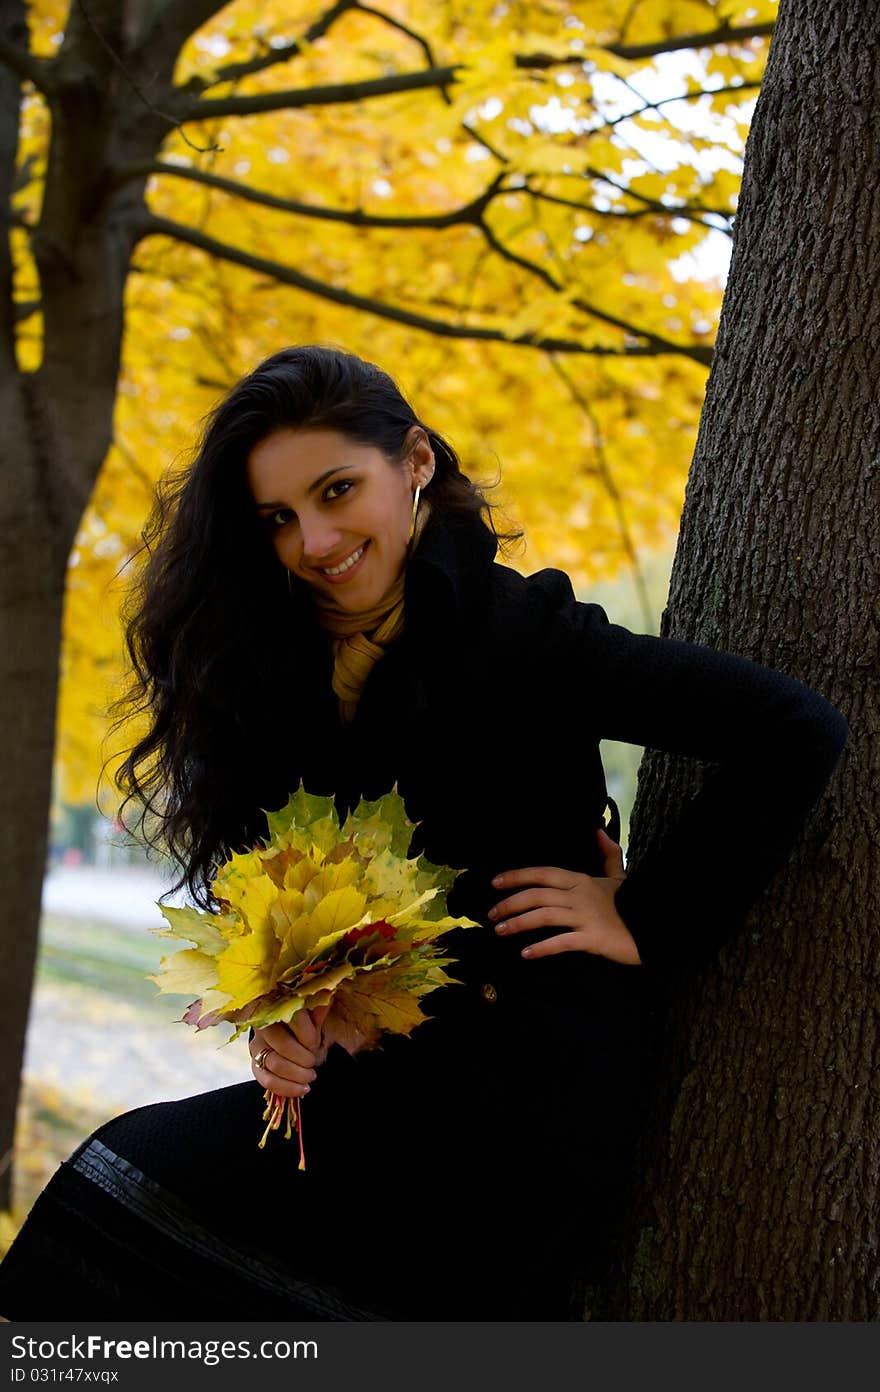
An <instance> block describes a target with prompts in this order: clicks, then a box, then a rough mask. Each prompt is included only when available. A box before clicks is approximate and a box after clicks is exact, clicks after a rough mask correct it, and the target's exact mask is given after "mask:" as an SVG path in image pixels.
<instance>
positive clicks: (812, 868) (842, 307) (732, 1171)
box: [587, 0, 880, 1321]
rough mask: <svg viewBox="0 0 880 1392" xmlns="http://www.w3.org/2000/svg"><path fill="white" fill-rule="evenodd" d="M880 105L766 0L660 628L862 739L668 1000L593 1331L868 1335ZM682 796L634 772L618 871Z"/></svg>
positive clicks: (878, 50) (849, 40)
mask: <svg viewBox="0 0 880 1392" xmlns="http://www.w3.org/2000/svg"><path fill="white" fill-rule="evenodd" d="M878 86H880V20H878V17H877V13H876V11H875V9H874V7H873V6H869V5H864V4H863V3H861V0H838V3H828V0H797V3H794V0H783V3H782V4H781V5H780V13H779V19H778V21H777V26H776V30H775V34H774V38H773V43H772V47H771V53H770V59H769V64H768V68H767V72H766V76H765V80H764V84H763V87H762V91H761V95H760V98H759V101H758V106H757V110H756V113H755V116H754V120H753V124H752V129H751V134H750V138H749V143H748V148H747V152H746V165H745V174H744V180H743V189H742V195H741V199H740V204H739V216H738V218H737V224H736V239H735V244H734V254H733V261H732V265H731V270H730V279H729V283H728V288H727V292H726V297H725V301H724V306H723V311H722V318H721V325H720V331H719V337H718V341H717V346H716V352H715V360H714V365H713V368H712V372H711V376H710V378H709V382H708V386H707V394H706V402H705V406H704V410H703V414H702V419H701V425H700V431H699V436H698V440H697V445H696V451H695V455H694V461H693V465H692V469H691V474H690V479H689V483H688V488H687V494H686V501H685V507H684V513H683V519H682V528H681V534H680V537H679V541H678V549H677V552H676V557H675V564H674V569H673V574H672V581H671V587H670V596H669V604H668V607H667V609H666V611H665V613H664V617H663V624H662V630H661V631H662V633H663V634H664V635H666V636H670V637H675V638H680V639H684V640H687V641H692V642H700V643H707V644H710V645H712V646H713V647H716V648H721V649H727V650H730V651H732V652H736V653H739V654H742V655H743V656H745V657H749V658H752V659H754V660H756V661H759V662H763V663H765V664H766V665H768V666H771V667H776V668H779V669H780V670H782V671H785V672H789V673H791V674H792V675H793V676H796V677H798V678H800V679H801V680H802V681H805V682H807V683H808V684H809V685H811V686H814V687H815V688H816V689H817V690H819V691H820V692H822V693H823V694H824V695H825V696H827V697H828V699H829V700H831V701H832V702H833V703H834V704H835V705H837V706H838V707H839V708H840V709H841V711H842V712H843V714H844V716H845V717H846V718H847V720H848V721H849V723H850V727H851V736H850V742H849V745H848V747H847V749H846V751H845V753H844V757H843V759H842V761H841V764H840V765H839V767H838V769H837V771H836V772H835V774H834V777H833V779H832V782H831V785H830V787H829V791H828V794H827V795H826V796H825V797H824V798H823V799H822V801H821V803H820V804H819V806H818V807H817V809H816V811H815V812H814V814H813V816H812V817H811V819H810V823H809V825H808V827H807V828H806V831H805V833H804V835H803V837H802V838H801V841H800V843H799V846H798V848H797V850H796V852H795V853H794V855H793V857H792V859H791V862H790V864H789V865H788V866H787V867H786V868H785V870H784V871H783V872H782V873H780V874H779V875H778V876H777V877H776V879H775V881H774V883H773V884H772V885H771V886H770V887H769V889H768V890H767V892H766V893H765V894H764V896H762V900H761V902H760V904H759V905H758V906H756V908H755V909H754V910H753V911H752V913H751V914H750V915H749V919H748V922H747V924H746V926H745V929H744V930H743V931H742V932H741V933H740V934H739V936H738V937H737V938H736V940H735V941H734V942H733V943H732V944H729V945H727V946H726V947H725V948H724V949H723V950H722V952H721V954H720V957H719V959H718V961H717V963H713V964H712V966H711V967H709V968H704V969H701V970H699V971H698V970H696V969H695V970H693V971H689V972H687V973H685V974H684V975H679V977H678V978H677V980H672V978H671V976H670V977H669V978H667V979H666V980H665V982H663V983H662V986H661V991H660V1006H661V1008H660V1016H659V1017H660V1019H664V1018H665V1025H664V1026H663V1029H662V1037H663V1042H662V1053H661V1058H662V1063H661V1066H660V1074H661V1078H662V1083H661V1090H660V1091H659V1092H658V1096H657V1106H656V1115H655V1116H654V1117H653V1119H652V1121H651V1123H650V1125H649V1127H648V1130H647V1133H646V1140H645V1154H644V1156H643V1164H642V1165H641V1166H640V1167H639V1171H638V1172H639V1175H640V1180H639V1183H638V1192H637V1204H636V1209H635V1216H634V1219H633V1227H632V1230H631V1232H630V1233H629V1240H628V1247H627V1248H626V1249H625V1250H624V1254H623V1257H622V1258H621V1261H620V1267H619V1269H618V1271H617V1272H616V1273H615V1276H614V1279H613V1280H612V1281H611V1282H610V1283H609V1285H608V1286H607V1287H606V1288H605V1289H604V1290H602V1291H598V1290H593V1291H591V1292H589V1293H588V1307H589V1308H588V1311H587V1317H588V1318H612V1319H632V1320H704V1319H705V1320H716V1321H718V1320H724V1321H729V1320H789V1321H792V1320H821V1321H829V1320H872V1319H877V1318H878V1316H880V1301H878V1287H880V1274H878V1273H880V1265H878V1260H877V1240H878V1232H880V1225H878V1212H877V1208H878V1162H880V1119H878V1106H877V1094H878V1085H877V1053H876V1050H877V1025H878V990H877V983H878V934H877V925H878V922H880V903H878V883H880V879H878V863H880V834H878V826H877V798H876V788H877V786H878V782H877V780H878V761H880V740H878V738H877V735H878V711H877V696H878V682H877V668H878V642H877V640H878V621H877V607H876V606H877V596H878V593H880V577H878V563H880V506H878V498H877V480H878V473H880V407H878V394H877V382H878V380H880V362H878V350H880V202H878V196H877V194H878V187H880V160H878V147H877V141H876V131H877V129H878V126H880V90H878ZM697 777H698V773H697V771H696V769H695V768H694V767H693V766H687V765H683V764H682V761H680V760H677V761H673V760H671V759H670V758H669V757H668V756H662V755H659V754H656V753H649V754H648V755H646V757H645V759H644V761H643V763H642V767H641V770H640V779H639V794H638V800H637V805H636V808H635V811H634V817H633V823H632V839H631V845H630V855H631V863H633V864H634V863H635V862H636V861H637V860H638V856H639V852H640V850H641V849H642V848H643V847H645V846H646V844H647V842H648V840H649V839H650V838H651V837H652V836H654V835H656V834H658V833H659V829H660V828H661V827H662V825H663V824H664V822H665V821H666V820H667V818H669V817H674V816H675V809H676V808H677V807H679V806H680V805H681V803H682V801H683V800H684V798H685V797H686V796H687V795H688V794H689V793H691V792H693V791H694V789H695V787H696V779H697ZM760 797H761V788H760V787H756V788H755V798H756V799H760ZM681 873H682V875H683V876H686V875H687V866H686V865H682V867H681ZM667 1012H668V1013H667Z"/></svg>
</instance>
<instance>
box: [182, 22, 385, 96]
mask: <svg viewBox="0 0 880 1392" xmlns="http://www.w3.org/2000/svg"><path fill="white" fill-rule="evenodd" d="M357 8H358V5H357V0H338V4H336V5H333V6H331V8H330V9H329V10H325V12H324V14H322V15H321V17H320V19H316V20H315V22H314V24H311V25H310V26H309V28H308V29H307V30H306V32H305V35H304V37H303V38H302V39H291V41H290V43H288V44H280V45H279V46H278V47H277V48H271V49H269V50H268V51H267V52H265V53H261V54H259V55H258V56H257V57H256V58H248V59H245V60H244V62H239V63H226V64H225V65H224V66H223V67H222V68H218V69H217V70H216V71H215V73H214V75H213V77H200V76H199V75H198V73H196V74H194V75H193V76H192V77H191V78H190V79H189V81H188V82H184V83H183V84H182V85H181V87H180V88H179V89H178V90H179V91H181V92H186V93H187V94H188V95H190V96H196V97H197V96H200V95H201V93H202V92H207V91H208V90H209V89H210V88H211V87H217V86H218V85H219V84H220V83H221V82H240V81H241V79H242V78H243V77H253V75H254V74H255V73H260V72H265V70H266V69H267V68H273V67H275V66H276V65H277V64H278V63H287V62H289V61H290V59H291V58H295V57H296V56H297V54H298V53H301V52H302V45H303V42H305V43H309V44H311V43H314V42H315V40H316V39H320V38H323V36H324V35H325V34H326V33H328V32H329V30H330V28H331V26H332V25H333V24H334V23H335V21H336V20H337V19H339V17H340V16H341V15H344V14H345V13H346V12H347V11H348V10H353V9H357Z"/></svg>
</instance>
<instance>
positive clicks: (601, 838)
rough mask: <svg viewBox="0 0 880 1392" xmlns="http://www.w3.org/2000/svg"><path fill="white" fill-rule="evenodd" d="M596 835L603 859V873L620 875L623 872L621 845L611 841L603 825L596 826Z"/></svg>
mask: <svg viewBox="0 0 880 1392" xmlns="http://www.w3.org/2000/svg"><path fill="white" fill-rule="evenodd" d="M596 837H597V839H598V842H599V849H600V850H601V852H602V858H603V860H604V861H605V866H604V869H605V874H606V875H609V876H610V875H614V876H620V875H623V874H625V871H624V866H623V847H622V846H620V845H618V843H617V842H616V841H613V840H612V839H611V837H610V836H609V835H608V832H607V831H606V830H605V828H604V827H597V828H596Z"/></svg>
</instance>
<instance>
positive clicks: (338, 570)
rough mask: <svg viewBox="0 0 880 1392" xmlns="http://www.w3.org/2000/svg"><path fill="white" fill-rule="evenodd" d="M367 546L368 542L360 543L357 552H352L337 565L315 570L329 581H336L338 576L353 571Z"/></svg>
mask: <svg viewBox="0 0 880 1392" xmlns="http://www.w3.org/2000/svg"><path fill="white" fill-rule="evenodd" d="M369 544H370V543H369V542H368V541H364V542H362V543H361V545H360V546H359V547H358V548H357V550H355V551H352V552H351V553H350V554H349V555H348V556H346V557H345V560H343V561H340V562H339V564H338V565H335V566H329V567H324V566H318V567H316V569H317V570H318V572H319V574H321V575H326V576H328V577H329V578H330V579H331V580H336V579H338V578H339V576H340V575H345V573H346V572H347V571H349V570H353V569H354V567H355V566H356V565H357V563H358V561H359V560H360V559H361V556H362V555H363V554H364V552H365V551H366V549H367V547H368V546H369Z"/></svg>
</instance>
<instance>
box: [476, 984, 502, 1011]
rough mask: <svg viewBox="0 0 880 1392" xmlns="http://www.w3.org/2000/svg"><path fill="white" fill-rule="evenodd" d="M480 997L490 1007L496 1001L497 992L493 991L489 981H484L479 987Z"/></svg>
mask: <svg viewBox="0 0 880 1392" xmlns="http://www.w3.org/2000/svg"><path fill="white" fill-rule="evenodd" d="M480 995H481V996H482V997H483V1000H484V1001H488V1002H489V1004H490V1005H494V1004H495V1002H496V1001H497V999H498V992H497V991H496V990H495V987H494V986H493V985H492V982H491V981H486V982H485V983H484V984H483V985H482V986H481V987H480Z"/></svg>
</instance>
